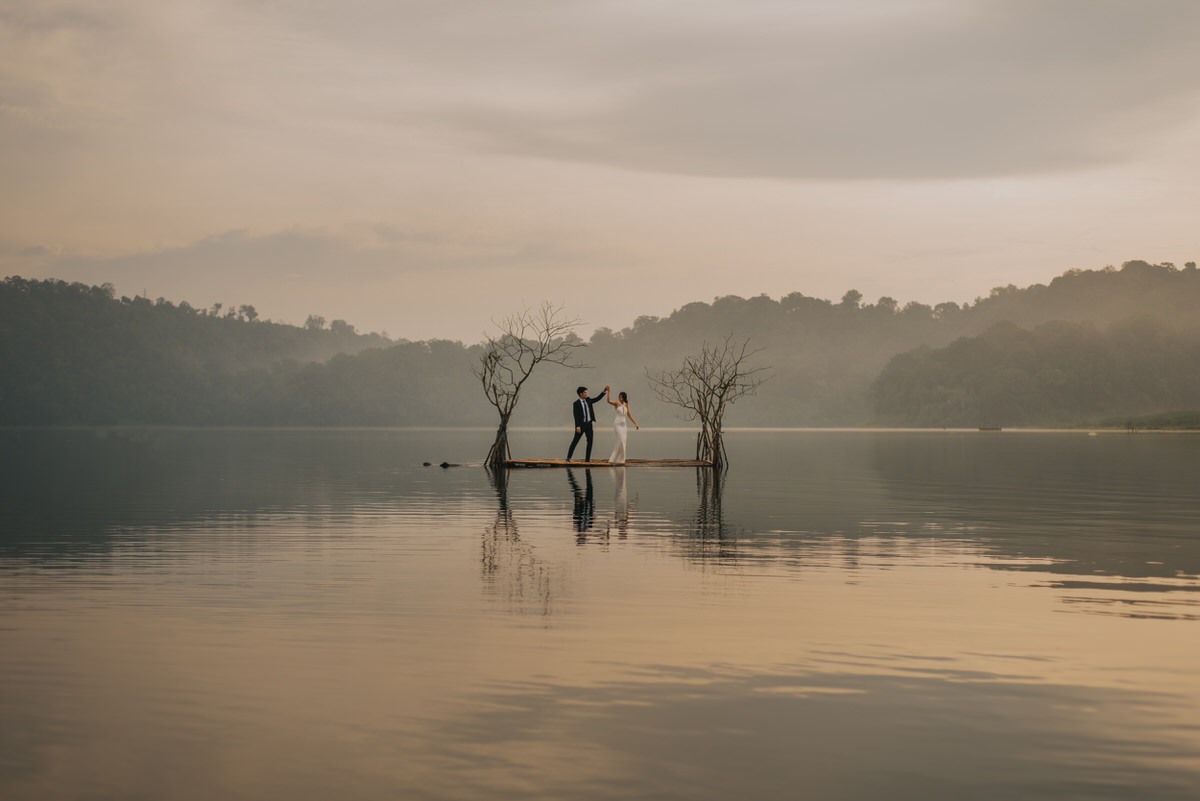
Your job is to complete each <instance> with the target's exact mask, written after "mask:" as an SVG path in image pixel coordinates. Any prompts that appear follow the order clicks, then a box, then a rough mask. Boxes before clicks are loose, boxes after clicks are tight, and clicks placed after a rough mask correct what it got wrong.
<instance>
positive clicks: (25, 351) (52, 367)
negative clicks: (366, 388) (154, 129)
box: [0, 277, 390, 424]
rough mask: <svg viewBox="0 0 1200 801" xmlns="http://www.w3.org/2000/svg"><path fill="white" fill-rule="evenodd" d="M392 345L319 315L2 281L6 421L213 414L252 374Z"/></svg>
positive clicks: (167, 419) (235, 401) (173, 418)
mask: <svg viewBox="0 0 1200 801" xmlns="http://www.w3.org/2000/svg"><path fill="white" fill-rule="evenodd" d="M387 344H390V343H389V342H388V340H386V339H385V338H384V337H381V336H379V335H378V334H369V335H365V336H364V335H360V334H358V333H356V332H355V331H354V328H353V326H350V325H349V324H347V323H345V322H344V321H341V320H338V321H335V322H334V323H333V325H332V326H329V327H326V326H325V324H324V321H323V320H321V319H320V318H317V317H311V318H309V321H308V325H307V326H305V327H298V326H292V325H284V324H279V323H272V322H269V321H262V320H259V319H258V313H257V312H256V311H255V309H254V307H253V306H249V305H243V306H239V307H236V308H232V307H231V308H229V309H227V310H223V308H222V306H221V305H219V304H218V305H215V306H213V307H212V308H211V309H195V308H193V307H191V306H189V305H188V304H187V303H180V304H179V305H175V304H173V303H170V302H168V301H166V300H163V299H161V298H160V299H158V300H157V301H154V302H151V301H150V300H148V299H146V298H142V297H135V298H119V299H118V298H116V297H114V293H113V289H112V286H111V285H107V284H106V285H104V286H99V287H89V286H85V285H84V284H80V283H73V284H68V283H66V282H64V281H53V280H51V281H29V280H24V279H22V278H17V277H10V278H6V279H5V280H4V281H3V283H0V376H2V378H0V423H6V424H54V423H63V424H72V423H115V422H147V423H180V424H186V423H211V422H219V421H222V420H224V419H226V418H228V417H229V416H231V415H233V416H236V415H235V414H234V408H235V407H236V406H238V405H239V404H240V403H242V402H244V400H245V395H246V393H250V394H253V391H254V390H255V389H256V388H255V387H254V386H253V384H254V381H255V379H254V378H253V376H254V375H256V374H257V375H261V374H263V373H265V372H266V371H267V368H269V367H271V366H272V365H280V364H283V363H285V362H293V363H307V362H313V361H324V360H326V359H328V358H330V357H331V356H333V355H335V354H338V353H356V352H358V351H361V350H364V349H366V348H369V347H379V346H382V345H387Z"/></svg>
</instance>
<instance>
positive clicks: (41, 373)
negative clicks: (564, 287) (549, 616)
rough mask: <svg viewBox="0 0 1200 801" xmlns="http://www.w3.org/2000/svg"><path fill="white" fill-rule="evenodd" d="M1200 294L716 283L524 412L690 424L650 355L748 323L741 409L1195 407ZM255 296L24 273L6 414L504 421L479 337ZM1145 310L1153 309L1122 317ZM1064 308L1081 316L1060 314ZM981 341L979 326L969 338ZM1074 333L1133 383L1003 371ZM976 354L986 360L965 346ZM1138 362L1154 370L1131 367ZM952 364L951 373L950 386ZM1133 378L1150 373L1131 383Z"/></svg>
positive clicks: (661, 363) (1103, 285) (914, 415)
mask: <svg viewBox="0 0 1200 801" xmlns="http://www.w3.org/2000/svg"><path fill="white" fill-rule="evenodd" d="M1197 308H1200V273H1198V272H1197V270H1196V267H1195V264H1194V263H1191V262H1189V263H1188V264H1187V265H1186V266H1185V268H1184V269H1176V268H1175V267H1174V266H1173V265H1167V264H1163V265H1150V264H1147V263H1145V262H1138V261H1135V262H1128V263H1126V264H1125V265H1124V266H1123V267H1122V268H1121V269H1120V270H1116V269H1113V268H1105V269H1103V270H1094V271H1093V270H1086V271H1080V270H1072V271H1069V272H1067V273H1064V274H1063V275H1061V276H1059V277H1058V278H1055V279H1054V280H1053V281H1051V282H1050V283H1049V284H1047V285H1042V284H1036V285H1034V286H1030V287H1026V288H1017V287H1013V286H1008V287H1002V288H997V289H994V290H992V292H991V293H990V295H989V296H988V297H984V298H978V299H976V300H975V301H974V302H973V303H969V304H965V305H962V306H960V305H959V304H957V303H940V304H937V305H934V306H928V305H924V304H921V303H915V302H914V303H908V304H906V305H903V306H902V305H901V304H899V303H898V302H897V301H895V300H894V299H892V298H888V297H883V298H880V299H879V300H877V301H876V302H874V303H869V304H867V303H863V298H862V295H861V293H859V292H857V291H855V290H850V291H849V292H847V293H846V295H845V296H844V297H843V298H842V299H841V300H840V301H838V302H834V301H830V300H824V299H820V298H811V297H806V296H804V295H802V294H800V293H798V292H796V293H793V294H791V295H787V296H785V297H783V298H780V299H778V300H775V299H772V298H769V297H766V296H759V297H753V298H740V297H735V296H730V297H723V298H717V299H715V300H714V301H713V302H712V303H691V304H688V305H686V306H684V307H682V308H680V309H677V310H676V311H674V312H673V313H672V314H670V315H669V316H667V317H664V318H656V317H642V318H639V319H638V320H636V321H634V322H633V324H632V325H631V326H630V327H628V328H626V329H624V330H621V331H611V330H608V329H600V330H597V331H595V332H593V333H592V334H591V336H590V340H589V347H588V348H586V349H585V350H584V352H583V354H582V355H583V358H584V359H585V360H586V361H587V362H589V363H590V364H591V365H592V366H591V367H590V368H589V369H586V370H565V369H561V368H555V367H552V366H551V367H548V368H547V369H546V370H544V371H541V372H539V373H538V374H535V377H534V379H533V380H532V381H531V382H530V384H529V385H528V386H527V388H526V390H525V392H524V393H523V399H522V402H521V405H520V406H519V407H518V410H517V414H516V416H515V418H514V421H513V422H514V424H515V425H563V424H564V419H565V418H566V416H567V412H566V411H565V410H566V409H567V408H568V406H569V404H570V402H571V400H572V399H573V397H574V388H575V386H576V385H577V384H580V383H582V384H586V385H588V386H591V387H593V388H594V389H598V388H599V387H600V386H602V385H603V384H605V383H611V384H612V385H613V389H614V390H621V389H623V390H626V391H628V392H629V393H630V395H631V400H632V405H633V408H634V409H635V410H636V411H635V414H637V415H638V419H639V421H643V420H644V422H645V423H646V424H649V425H678V424H681V423H680V421H679V419H678V418H676V417H675V416H674V414H673V412H672V410H671V409H670V408H669V407H665V406H663V405H661V404H658V403H657V402H655V401H653V400H652V398H651V395H650V392H649V388H648V386H647V382H646V380H645V376H644V372H645V370H646V369H647V368H649V369H651V370H655V369H660V368H664V367H671V366H673V365H675V364H677V363H678V362H679V360H680V358H681V357H682V356H683V355H684V354H686V353H689V352H692V351H695V350H696V349H698V348H699V346H700V344H701V343H702V342H704V341H705V340H709V341H712V340H716V339H719V338H721V337H723V336H725V335H726V334H729V333H731V332H732V333H733V334H734V335H735V336H737V337H750V339H751V342H752V344H753V345H754V346H758V347H763V348H765V351H764V352H763V353H762V354H761V355H760V357H759V359H760V360H761V363H764V364H770V365H771V366H772V367H773V368H774V378H773V379H772V380H771V381H770V382H769V383H768V384H767V385H766V386H765V387H764V388H763V390H762V392H761V393H760V395H759V396H758V397H755V398H747V399H745V400H744V401H742V402H741V403H739V404H738V405H737V406H735V407H733V409H732V411H731V413H730V416H729V419H728V421H727V422H728V424H730V425H777V426H823V425H825V426H827V425H857V424H861V423H865V422H869V421H872V420H877V419H880V420H882V419H886V420H891V421H896V422H903V423H907V424H925V425H951V424H959V423H961V424H964V425H977V424H978V423H979V422H981V421H982V420H981V419H980V417H979V415H981V414H984V413H985V412H987V413H988V414H991V413H992V412H991V410H992V408H993V406H992V405H994V406H995V409H996V411H995V416H996V417H997V418H998V420H1000V421H1001V422H1002V423H1003V424H1016V422H1015V421H1027V422H1030V423H1043V422H1051V421H1060V420H1066V419H1067V417H1069V416H1070V415H1073V414H1076V413H1077V412H1078V413H1082V410H1083V409H1084V408H1085V407H1086V408H1091V407H1089V406H1088V404H1086V403H1074V402H1073V403H1074V405H1073V406H1072V405H1070V404H1066V405H1064V404H1065V401H1063V399H1064V398H1068V397H1077V396H1078V394H1079V393H1082V394H1083V395H1087V396H1089V397H1093V398H1098V397H1103V398H1107V400H1106V401H1105V403H1103V404H1099V403H1096V404H1092V405H1093V406H1095V407H1096V411H1095V412H1094V413H1093V412H1089V414H1092V416H1093V417H1099V416H1103V415H1106V414H1111V415H1118V414H1145V413H1151V412H1157V411H1166V410H1169V409H1176V408H1188V407H1189V406H1190V404H1189V403H1185V402H1184V399H1185V398H1187V397H1190V396H1189V395H1188V394H1187V392H1189V391H1190V390H1187V389H1186V387H1184V386H1182V384H1181V382H1179V381H1174V380H1164V378H1163V375H1162V374H1160V373H1159V372H1158V371H1172V374H1174V373H1178V372H1186V371H1184V370H1183V367H1182V366H1181V365H1182V364H1183V363H1184V362H1180V361H1179V360H1180V359H1186V358H1187V355H1186V354H1187V353H1190V352H1191V351H1189V350H1188V348H1190V347H1191V345H1190V344H1189V343H1191V342H1193V341H1195V340H1196V339H1197V337H1198V332H1200V322H1198V321H1197V317H1198V315H1196V313H1195V310H1196V309H1197ZM252 311H253V310H252V309H251V308H250V307H240V308H239V309H238V310H237V311H234V312H232V313H231V312H228V311H226V312H224V313H223V314H222V313H220V310H219V309H212V310H196V309H192V308H191V307H189V306H187V304H184V303H181V304H179V305H178V306H176V305H173V304H171V303H169V302H166V301H161V300H160V301H158V302H154V303H151V302H149V301H148V300H145V299H139V298H134V299H132V300H131V299H127V298H122V299H117V298H114V297H113V296H112V292H111V290H110V289H108V288H104V287H99V288H97V287H84V286H82V285H80V284H65V283H63V282H58V281H45V282H39V281H25V280H22V279H19V278H10V279H7V280H5V281H4V283H3V285H0V371H2V372H0V376H2V378H0V423H4V424H28V423H44V424H68V423H80V424H83V423H117V422H120V423H171V424H196V425H207V424H217V423H223V424H246V425H488V424H491V423H493V422H494V419H493V412H492V410H491V407H489V406H488V405H487V403H486V401H485V400H484V399H483V396H482V393H481V392H480V391H479V388H478V386H477V385H476V383H475V381H474V378H473V377H472V376H471V374H470V365H471V364H472V363H473V362H474V361H475V360H476V359H477V358H478V353H479V350H478V346H465V345H463V344H462V343H458V342H415V343H414V342H401V343H392V342H389V341H387V340H386V339H384V338H383V337H380V336H377V335H369V336H362V335H358V334H356V333H355V332H354V331H353V328H352V327H350V326H348V325H346V324H345V323H341V322H335V324H334V325H333V326H331V327H330V328H328V329H327V328H325V327H324V326H323V325H317V322H319V321H315V320H314V321H312V324H311V325H310V326H308V327H303V328H302V327H296V326H288V325H279V324H275V323H265V322H260V321H257V320H255V319H253V315H252V314H251V312H252ZM507 311H509V310H507V309H497V310H496V312H497V313H498V314H500V313H504V312H507ZM1130 318H1141V319H1142V320H1143V322H1142V323H1138V324H1133V323H1130V324H1128V325H1126V326H1125V327H1124V328H1121V329H1120V330H1119V331H1117V332H1115V333H1114V332H1113V331H1110V330H1109V329H1110V327H1111V326H1112V325H1113V324H1114V323H1119V322H1121V321H1126V320H1129V319H1130ZM997 323H1007V324H1008V325H1006V326H1000V327H996V324H997ZM1047 323H1064V324H1071V325H1073V326H1075V327H1074V328H1071V327H1070V326H1068V327H1066V328H1063V327H1062V326H1059V327H1054V326H1051V327H1050V328H1047V329H1046V330H1044V331H1043V330H1042V329H1041V328H1040V327H1041V326H1044V325H1046V324H1047ZM1139 326H1140V327H1139ZM1023 329H1033V330H1032V331H1024V332H1023V333H1021V332H1022V331H1023ZM989 330H992V333H989V334H986V335H985V332H988V331H989ZM1070 332H1074V333H1070ZM1122 332H1124V333H1122ZM981 335H982V336H981ZM964 338H965V339H966V340H978V341H977V342H976V343H975V344H973V345H972V344H955V345H953V346H952V345H951V343H955V341H956V340H960V339H964ZM1060 340H1065V341H1070V342H1075V343H1076V346H1077V347H1078V348H1080V349H1082V350H1080V351H1079V352H1080V353H1083V352H1091V351H1087V348H1092V349H1093V350H1094V349H1096V348H1100V349H1107V350H1106V351H1105V352H1106V353H1108V356H1106V357H1104V358H1109V359H1110V362H1111V363H1112V364H1119V365H1125V367H1122V368H1121V369H1122V370H1126V372H1125V373H1121V375H1122V376H1123V377H1122V378H1120V380H1119V382H1118V383H1119V384H1120V386H1119V387H1117V388H1113V389H1112V390H1111V391H1109V390H1104V391H1103V392H1100V391H1099V390H1097V388H1096V386H1095V385H1086V384H1084V383H1079V382H1081V381H1082V380H1083V378H1082V376H1081V375H1080V374H1079V373H1078V372H1077V371H1071V370H1066V369H1064V368H1061V367H1060V368H1059V369H1060V371H1061V376H1060V378H1059V379H1054V380H1061V381H1063V382H1067V383H1068V384H1069V383H1070V382H1076V383H1075V384H1072V385H1071V386H1069V387H1068V386H1066V385H1063V386H1058V385H1056V384H1054V380H1051V378H1052V377H1051V376H1050V375H1049V374H1047V375H1042V374H1041V372H1039V371H1037V370H1035V371H1034V373H1032V374H1030V375H1031V376H1032V378H1031V381H1032V384H1030V383H1029V382H1028V381H1025V380H1024V379H1021V380H1018V376H1017V375H1016V373H1013V372H1007V373H1002V372H999V371H1002V370H1004V369H1010V370H1016V369H1019V368H1020V364H1022V363H1021V362H1020V358H1019V353H1018V352H1019V351H1020V350H1021V349H1022V348H1024V349H1031V348H1032V349H1034V350H1035V351H1037V352H1038V353H1039V354H1041V355H1042V356H1044V357H1045V358H1050V356H1049V355H1048V354H1051V353H1056V354H1058V353H1060V351H1061V353H1060V355H1061V360H1065V362H1064V364H1066V365H1067V366H1070V365H1071V364H1073V360H1074V359H1076V358H1077V356H1076V355H1075V354H1076V352H1075V351H1072V350H1071V347H1075V346H1068V345H1066V344H1063V342H1062V341H1060ZM1093 340H1094V341H1093ZM1055 343H1057V344H1055ZM1089 343H1090V344H1089ZM947 346H950V348H947ZM920 348H925V349H926V350H917V349H920ZM1056 348H1058V349H1059V350H1055V349H1056ZM1139 348H1140V350H1139ZM943 349H945V351H944V352H943ZM1039 349H1041V350H1039ZM1064 349H1065V350H1064ZM909 351H916V352H915V353H908V352H909ZM964 352H969V353H970V354H971V358H969V359H966V360H962V359H959V356H960V355H961V354H962V353H964ZM906 353H907V355H906V356H903V357H901V358H900V359H898V360H897V361H896V362H892V364H891V365H889V362H891V360H893V358H895V357H900V356H901V354H906ZM1133 353H1140V354H1142V355H1141V357H1140V358H1141V361H1140V362H1139V361H1138V360H1137V359H1133V360H1132V361H1131V360H1130V358H1132V357H1130V358H1127V356H1129V354H1133ZM1063 354H1065V355H1063ZM1181 354H1182V355H1181ZM1055 358H1059V357H1058V356H1055ZM1097 358H1100V357H1097ZM988 359H992V361H991V362H988V361H987V360H988ZM1139 363H1140V364H1141V365H1142V366H1143V368H1144V370H1143V372H1142V373H1141V374H1140V375H1141V379H1137V375H1136V374H1135V373H1134V372H1131V371H1133V369H1134V366H1135V365H1136V364H1139ZM885 367H886V368H887V370H885ZM1126 368H1128V369H1126ZM1020 369H1024V368H1020ZM1114 369H1115V368H1114ZM1191 370H1192V371H1194V366H1193V367H1192V368H1191ZM989 371H990V372H989ZM984 372H987V373H988V375H989V376H990V380H991V381H992V383H991V384H989V385H988V386H989V387H991V388H990V389H989V390H988V393H990V394H987V398H988V400H987V401H986V403H983V402H982V401H980V400H979V398H978V397H976V396H978V395H979V392H980V391H981V390H978V389H969V387H970V386H973V385H971V382H972V381H975V382H983V381H985V378H984V376H983V373H984ZM935 374H936V377H937V380H938V381H941V382H942V383H939V384H935V385H933V386H932V387H931V386H930V385H929V382H930V381H933V380H934V378H931V377H930V376H934V375H935ZM1113 375H1116V373H1114V374H1113ZM877 379H878V380H877ZM1127 379H1128V380H1130V381H1133V383H1132V384H1125V383H1120V382H1124V381H1126V380H1127ZM1114 380H1116V379H1114ZM981 386H982V384H981ZM1087 386H1090V387H1091V388H1090V389H1085V387H1087ZM939 387H941V388H943V389H944V390H945V391H944V392H942V391H941V390H939V389H938V388H939ZM956 388H957V389H956ZM1101 389H1103V387H1101ZM955 391H958V392H960V395H961V396H962V397H969V398H974V400H972V401H971V403H974V404H975V406H973V407H970V408H967V407H965V406H964V407H962V408H961V409H959V408H958V407H956V406H954V403H955V402H957V401H952V400H948V398H952V397H959V396H955V395H954V394H953V393H954V392H955ZM921 392H924V393H925V394H924V395H922V394H920V393H921ZM939 392H941V394H939ZM972 392H974V393H975V395H971V394H970V393H972ZM962 393H966V394H965V395H962ZM1031 393H1032V394H1031ZM1053 393H1058V394H1057V395H1055V394H1053ZM1072 393H1076V395H1072ZM1097 393H1098V394H1097ZM1055 398H1057V399H1058V400H1055ZM981 404H982V405H981ZM988 404H992V405H988ZM1101 406H1103V408H1100V407H1101ZM956 409H957V411H953V414H951V413H950V412H949V411H947V410H956ZM955 415H957V416H955ZM1064 415H1066V416H1067V417H1064ZM951 419H953V420H955V421H958V422H956V423H951V422H949V421H950V420H951ZM1076 419H1081V418H1076Z"/></svg>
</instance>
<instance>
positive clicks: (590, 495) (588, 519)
mask: <svg viewBox="0 0 1200 801" xmlns="http://www.w3.org/2000/svg"><path fill="white" fill-rule="evenodd" d="M610 472H611V473H612V476H613V517H612V520H610V521H608V522H607V523H606V524H605V526H604V530H603V531H601V530H599V529H598V528H597V527H596V485H595V483H594V481H593V479H592V471H591V468H584V471H583V486H582V487H581V486H580V485H579V479H578V478H577V477H576V475H575V471H574V470H572V469H571V468H569V467H568V468H567V482H568V483H569V484H570V485H571V499H572V508H571V524H572V526H573V527H574V529H575V541H576V542H577V543H578V544H579V545H584V544H586V543H587V541H588V538H589V537H598V538H602V539H608V538H609V537H610V536H611V535H612V531H613V529H614V528H615V529H616V532H617V539H622V540H623V539H626V538H627V537H628V536H629V511H630V504H629V490H628V487H627V484H626V477H625V468H624V467H614V468H610Z"/></svg>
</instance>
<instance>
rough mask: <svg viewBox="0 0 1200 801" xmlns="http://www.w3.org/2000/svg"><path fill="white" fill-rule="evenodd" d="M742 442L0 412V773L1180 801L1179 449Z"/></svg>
mask: <svg viewBox="0 0 1200 801" xmlns="http://www.w3.org/2000/svg"><path fill="white" fill-rule="evenodd" d="M518 433H519V434H520V438H519V440H518V439H516V438H514V445H517V446H519V447H521V448H523V449H527V450H528V451H529V452H530V453H538V452H546V453H551V452H556V448H557V444H556V443H557V441H558V438H557V433H556V432H518ZM734 434H735V435H734V436H732V437H731V439H730V442H729V446H730V456H731V459H732V464H733V469H732V470H730V471H729V472H728V473H726V474H724V475H722V476H720V477H717V476H714V475H713V474H712V473H711V472H710V471H707V470H694V469H691V468H672V469H653V468H637V467H622V468H605V469H597V468H582V469H577V468H572V469H563V470H555V469H544V470H520V471H508V472H500V473H489V472H487V471H485V470H483V469H482V468H454V469H446V470H443V469H440V468H425V467H422V466H421V463H422V462H424V461H432V462H434V463H439V462H442V461H450V462H468V461H471V460H472V459H473V458H474V459H477V458H478V456H479V453H478V451H479V445H480V444H481V443H482V444H484V445H485V446H486V441H487V439H488V433H487V432H483V433H480V432H464V431H224V432H223V431H195V432H188V431H55V432H48V431H18V432H14V431H9V432H0V445H2V449H0V501H2V502H3V503H2V504H0V720H3V721H4V725H3V726H0V797H4V798H6V799H8V798H15V799H26V798H29V799H33V798H37V799H42V798H49V799H57V798H78V797H113V798H118V797H119V798H129V797H145V798H193V797H194V798H205V799H208V798H213V797H220V798H275V797H284V796H286V797H289V798H299V799H306V798H314V799H315V798H328V797H331V796H332V797H342V796H349V797H359V796H367V797H378V796H384V797H404V798H418V799H419V798H429V799H448V798H463V799H468V798H470V799H474V798H489V799H491V798H513V799H516V798H522V799H524V798H564V797H569V798H580V799H592V798H596V799H610V798H611V799H617V798H647V797H652V798H680V799H683V798H688V799H694V798H713V799H716V798H730V797H748V798H793V797H802V798H803V797H811V798H846V799H860V798H861V799H868V798H869V799H877V798H914V799H916V798H920V799H942V798H946V799H950V798H953V799H961V798H983V799H991V798H996V799H999V798H1022V799H1026V798H1047V799H1049V798H1132V797H1136V798H1148V799H1175V798H1180V799H1182V798H1194V797H1196V792H1195V791H1196V788H1197V786H1200V729H1198V728H1197V727H1196V726H1195V720H1197V719H1200V678H1197V674H1196V671H1195V665H1196V664H1197V663H1198V662H1200V638H1198V637H1197V636H1196V633H1197V632H1196V630H1195V626H1196V625H1198V624H1197V622H1196V618H1197V616H1198V615H1200V609H1198V608H1197V603H1198V602H1200V576H1198V574H1200V531H1198V530H1197V526H1198V521H1200V508H1198V507H1200V504H1198V502H1197V500H1196V493H1195V487H1196V486H1197V481H1198V480H1200V437H1193V436H1184V435H1179V436H1126V435H1120V436H1116V435H1114V436H1100V437H1091V438H1089V437H1086V436H1083V435H1078V434H1071V433H1064V434H1021V433H1015V434H1012V435H1009V433H1008V432H1004V433H1003V434H1000V435H996V434H980V433H978V432H969V433H968V432H961V433H958V432H945V433H943V432H734ZM690 439H691V437H690V435H689V434H688V433H687V432H663V431H653V430H647V431H644V432H642V439H641V440H640V442H642V443H643V445H642V447H644V448H645V449H646V452H652V453H656V454H661V455H663V456H673V455H678V454H679V453H680V452H682V453H683V454H684V455H686V452H687V449H688V447H689V440H690ZM518 442H519V445H518ZM601 444H602V443H601ZM580 546H584V547H580Z"/></svg>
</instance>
